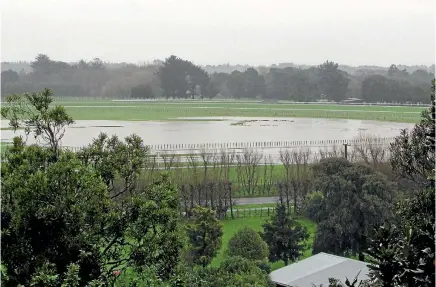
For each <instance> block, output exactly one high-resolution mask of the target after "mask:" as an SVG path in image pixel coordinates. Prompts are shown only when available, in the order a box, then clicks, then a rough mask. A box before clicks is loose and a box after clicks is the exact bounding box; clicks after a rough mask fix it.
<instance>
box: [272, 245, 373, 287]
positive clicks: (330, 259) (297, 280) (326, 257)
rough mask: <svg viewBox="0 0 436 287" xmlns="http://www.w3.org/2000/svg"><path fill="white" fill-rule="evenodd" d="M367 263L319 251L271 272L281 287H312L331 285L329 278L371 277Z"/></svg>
mask: <svg viewBox="0 0 436 287" xmlns="http://www.w3.org/2000/svg"><path fill="white" fill-rule="evenodd" d="M368 273H369V268H368V267H367V263H365V262H362V261H357V260H354V259H349V258H345V257H340V256H336V255H331V254H327V253H318V254H316V255H314V256H311V257H309V258H306V259H304V260H301V261H300V262H297V263H293V264H290V265H288V266H285V267H283V268H280V269H277V270H275V271H273V272H271V273H270V275H269V276H270V278H271V280H272V281H273V282H274V283H275V284H276V285H277V286H280V287H312V286H314V285H313V284H315V286H320V285H321V284H322V285H323V286H328V285H329V278H335V279H339V280H341V281H342V282H344V281H345V278H348V279H349V280H350V281H353V280H354V278H355V277H356V276H357V275H358V274H359V275H358V281H360V280H367V279H369V277H368V275H367V274H368Z"/></svg>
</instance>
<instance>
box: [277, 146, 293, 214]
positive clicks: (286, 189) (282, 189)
mask: <svg viewBox="0 0 436 287" xmlns="http://www.w3.org/2000/svg"><path fill="white" fill-rule="evenodd" d="M280 161H281V162H282V165H283V167H284V169H285V178H284V181H283V182H280V183H279V184H278V189H279V194H280V198H282V196H284V197H285V200H286V206H287V208H288V210H289V211H290V210H291V206H290V201H291V177H292V164H293V157H292V152H291V151H290V150H288V149H286V150H280ZM282 203H283V202H282Z"/></svg>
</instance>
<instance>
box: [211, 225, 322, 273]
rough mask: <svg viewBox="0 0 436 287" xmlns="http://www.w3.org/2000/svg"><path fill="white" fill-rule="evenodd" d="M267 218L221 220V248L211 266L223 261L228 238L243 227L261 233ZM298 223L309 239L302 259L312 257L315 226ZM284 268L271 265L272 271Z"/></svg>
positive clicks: (280, 265)
mask: <svg viewBox="0 0 436 287" xmlns="http://www.w3.org/2000/svg"><path fill="white" fill-rule="evenodd" d="M268 219H269V218H268V217H250V218H239V219H229V220H223V221H222V223H223V238H222V246H221V249H220V251H219V253H218V255H217V256H216V257H215V259H214V260H213V261H212V263H211V264H212V266H218V265H219V264H220V263H221V262H222V261H223V259H224V258H225V253H226V250H227V245H228V243H229V240H230V238H232V236H233V235H234V234H235V233H236V232H238V230H239V229H241V228H243V227H246V226H248V227H251V228H253V229H254V230H256V231H262V230H263V228H262V225H263V224H264V223H265V222H266V221H267V220H268ZM297 221H298V222H300V223H301V224H302V225H303V226H305V227H306V228H307V230H308V232H309V234H310V238H309V240H308V241H307V244H308V246H310V247H309V248H308V249H307V250H306V251H305V252H304V255H303V257H302V258H300V259H304V258H307V257H310V256H312V248H311V246H312V243H313V239H314V236H315V232H316V224H315V223H313V222H312V221H310V220H308V219H304V218H300V219H298V220H297ZM283 266H284V262H282V261H279V262H275V263H273V264H272V269H273V270H275V269H278V268H281V267H283Z"/></svg>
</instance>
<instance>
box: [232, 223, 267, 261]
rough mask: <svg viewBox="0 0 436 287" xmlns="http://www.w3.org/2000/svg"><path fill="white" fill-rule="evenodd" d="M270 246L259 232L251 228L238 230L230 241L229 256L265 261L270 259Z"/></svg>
mask: <svg viewBox="0 0 436 287" xmlns="http://www.w3.org/2000/svg"><path fill="white" fill-rule="evenodd" d="M268 253H269V252H268V245H267V244H266V243H265V241H263V240H262V237H261V236H260V235H259V233H258V232H256V231H255V230H253V229H252V228H250V227H244V228H241V229H239V230H238V232H236V234H235V235H233V237H232V238H230V240H229V246H228V248H227V254H228V255H229V256H241V257H243V258H246V259H250V260H264V259H266V258H267V257H268Z"/></svg>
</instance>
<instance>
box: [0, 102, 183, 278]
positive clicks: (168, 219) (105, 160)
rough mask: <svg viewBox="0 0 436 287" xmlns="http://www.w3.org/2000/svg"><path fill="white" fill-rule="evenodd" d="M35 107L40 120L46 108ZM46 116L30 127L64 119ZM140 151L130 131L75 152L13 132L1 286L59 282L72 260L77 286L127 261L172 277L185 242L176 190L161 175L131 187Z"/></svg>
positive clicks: (142, 156) (6, 163)
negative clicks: (121, 138) (31, 142)
mask: <svg viewBox="0 0 436 287" xmlns="http://www.w3.org/2000/svg"><path fill="white" fill-rule="evenodd" d="M44 99H46V98H44ZM51 100H52V99H47V101H43V103H46V102H50V101H51ZM60 109H61V110H62V107H61V108H60ZM35 110H36V111H35V118H37V119H41V118H42V116H43V115H44V113H45V110H44V109H41V108H40V107H39V106H37V107H36V109H35ZM38 113H39V114H38ZM66 117H69V116H68V115H66ZM47 119H48V120H47V121H48V122H49V123H50V124H51V125H50V126H49V125H48V123H46V125H40V126H37V127H36V128H38V127H39V128H40V129H41V132H43V133H47V132H48V131H49V130H50V129H54V130H59V129H60V127H61V126H62V125H63V122H62V121H58V122H56V120H53V119H52V118H50V117H47ZM55 119H56V118H55ZM50 121H51V122H50ZM29 131H30V132H34V131H32V130H30V128H29ZM54 152H56V155H57V156H56V157H55V158H53V154H54ZM146 153H147V148H146V147H145V146H144V144H143V142H142V140H141V139H140V138H138V137H137V136H135V135H132V136H130V137H127V138H126V143H123V142H121V141H119V140H118V138H117V137H112V138H110V139H109V138H108V137H107V136H106V135H104V134H103V135H100V137H99V138H98V139H96V140H95V141H94V142H93V143H92V144H91V145H90V146H89V147H87V148H85V149H83V151H81V152H80V153H78V154H74V153H71V152H66V151H63V150H61V149H60V148H59V146H54V147H53V146H49V147H47V148H44V147H39V146H29V147H27V146H25V145H24V143H23V141H22V139H21V138H15V139H14V146H13V147H12V148H11V150H10V152H8V153H7V154H6V155H5V158H3V160H2V169H1V172H2V178H1V179H2V185H3V188H4V189H3V192H2V207H3V208H2V218H1V220H2V235H1V236H2V241H3V243H4V244H6V245H4V246H6V247H7V248H4V249H2V256H4V258H7V259H5V260H4V261H3V263H4V266H5V268H6V275H7V276H4V277H3V276H2V280H3V282H4V283H5V284H6V286H9V285H8V284H11V285H12V286H16V284H18V283H20V282H23V284H24V285H28V283H29V282H31V281H32V280H39V281H38V282H40V281H41V280H45V281H44V282H45V283H44V284H43V285H44V286H45V285H47V284H49V283H47V282H48V281H47V280H49V281H50V282H52V283H53V284H55V285H56V286H59V284H61V282H63V281H64V279H65V278H66V277H65V276H67V275H68V274H69V273H68V274H67V273H65V272H67V271H66V270H67V268H68V266H70V265H71V264H77V265H78V268H79V271H78V274H79V275H78V276H79V278H80V282H81V283H80V285H84V284H85V283H90V282H91V281H94V283H92V284H94V286H96V285H95V284H97V283H98V282H97V281H95V280H100V281H101V282H110V281H113V280H114V279H115V278H114V276H113V275H112V271H114V270H118V271H119V272H121V273H123V272H124V270H125V269H126V268H127V267H132V268H134V270H135V271H136V272H139V273H143V272H144V270H150V269H154V270H157V271H158V273H157V274H155V275H156V276H157V277H158V278H159V279H160V280H167V279H168V278H170V277H171V276H173V275H174V273H175V271H176V267H177V265H178V262H179V258H180V253H181V249H182V247H183V241H182V239H181V237H180V231H179V228H178V219H179V214H178V208H179V204H180V203H179V197H178V191H177V189H176V188H175V187H174V186H173V185H172V184H171V183H170V182H169V180H168V176H165V175H164V176H163V177H162V178H159V179H158V180H156V181H154V182H153V183H152V184H151V185H148V186H146V187H141V188H140V187H138V186H137V179H138V176H139V173H140V172H141V169H142V168H143V167H144V165H145V161H146V158H147V155H146ZM115 187H117V188H115ZM111 199H112V200H111ZM23 262H25V264H24V265H23ZM2 274H3V271H2ZM65 274H66V275H65ZM41 276H42V277H41ZM44 278H45V279H44ZM108 280H109V281H108ZM26 282H27V283H26ZM46 283H47V284H46ZM41 284H42V283H41ZM50 284H51V283H50Z"/></svg>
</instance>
